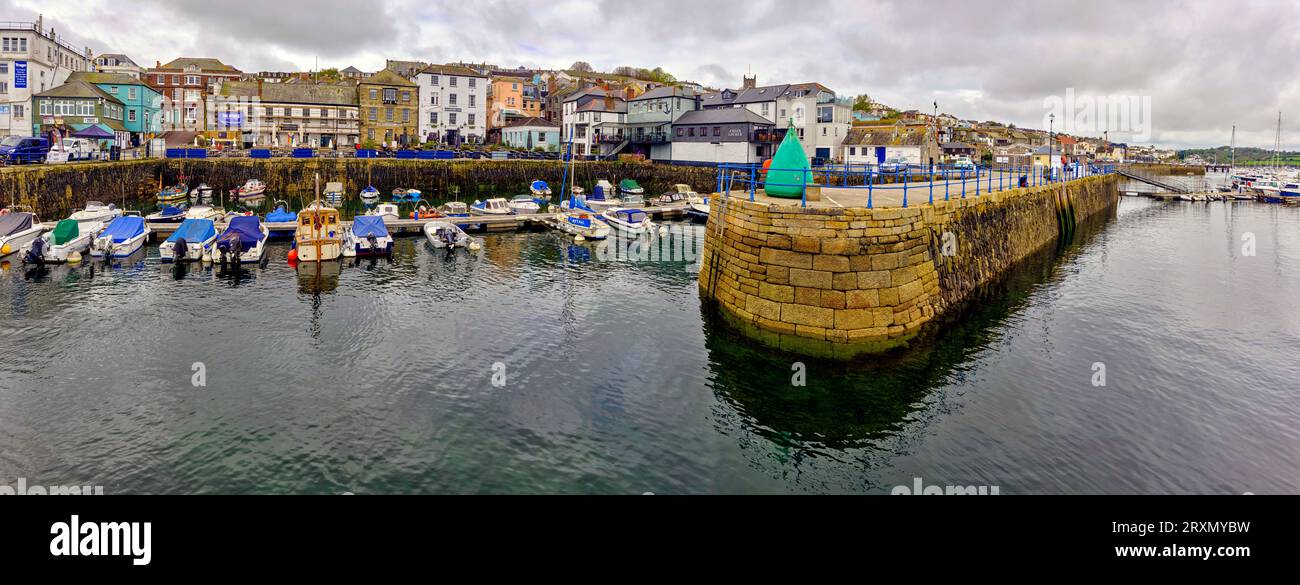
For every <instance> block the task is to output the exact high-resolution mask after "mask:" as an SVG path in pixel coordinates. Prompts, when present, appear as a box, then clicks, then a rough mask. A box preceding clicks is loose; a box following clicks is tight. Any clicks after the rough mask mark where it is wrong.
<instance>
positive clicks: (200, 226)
mask: <svg viewBox="0 0 1300 585" xmlns="http://www.w3.org/2000/svg"><path fill="white" fill-rule="evenodd" d="M216 243H217V225H216V224H215V223H213V222H212V220H210V219H187V220H185V221H182V222H181V225H179V226H176V231H174V232H172V235H171V236H168V238H167V241H165V242H163V243H161V244H159V245H158V257H159V258H160V259H161V260H162V261H163V262H197V261H199V260H202V259H203V257H204V256H207V257H208V258H211V257H212V255H213V252H214V249H213V248H214V246H215V245H216Z"/></svg>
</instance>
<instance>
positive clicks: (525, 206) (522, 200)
mask: <svg viewBox="0 0 1300 585" xmlns="http://www.w3.org/2000/svg"><path fill="white" fill-rule="evenodd" d="M543 203H545V200H542V199H538V198H537V197H535V196H533V195H515V196H514V198H512V199H511V200H510V209H511V210H512V211H514V212H515V213H539V212H541V210H542V204H543Z"/></svg>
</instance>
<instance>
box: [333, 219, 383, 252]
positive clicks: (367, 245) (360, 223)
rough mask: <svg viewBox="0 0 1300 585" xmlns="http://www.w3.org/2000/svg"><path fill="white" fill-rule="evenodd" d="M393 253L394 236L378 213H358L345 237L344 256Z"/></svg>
mask: <svg viewBox="0 0 1300 585" xmlns="http://www.w3.org/2000/svg"><path fill="white" fill-rule="evenodd" d="M392 253H393V236H391V235H389V233H388V228H387V227H385V226H384V220H383V218H381V217H380V216H377V215H358V216H357V217H356V218H354V219H353V220H352V227H350V228H348V229H347V233H346V235H345V236H344V238H343V255H344V256H387V255H390V254H392Z"/></svg>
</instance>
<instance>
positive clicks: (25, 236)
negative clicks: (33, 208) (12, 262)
mask: <svg viewBox="0 0 1300 585" xmlns="http://www.w3.org/2000/svg"><path fill="white" fill-rule="evenodd" d="M43 231H45V230H44V229H43V228H41V226H40V222H39V221H37V220H36V214H35V213H30V212H26V211H10V212H8V213H5V214H3V215H0V258H3V257H5V256H8V255H10V254H13V253H14V252H17V251H19V250H21V249H23V246H26V245H27V244H30V243H32V240H35V239H36V238H38V237H40V235H41V232H43Z"/></svg>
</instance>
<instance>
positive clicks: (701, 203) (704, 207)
mask: <svg viewBox="0 0 1300 585" xmlns="http://www.w3.org/2000/svg"><path fill="white" fill-rule="evenodd" d="M686 215H689V216H691V219H695V220H699V221H708V219H709V199H708V198H707V197H700V196H698V195H697V196H694V197H687V198H686Z"/></svg>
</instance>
